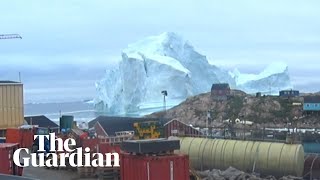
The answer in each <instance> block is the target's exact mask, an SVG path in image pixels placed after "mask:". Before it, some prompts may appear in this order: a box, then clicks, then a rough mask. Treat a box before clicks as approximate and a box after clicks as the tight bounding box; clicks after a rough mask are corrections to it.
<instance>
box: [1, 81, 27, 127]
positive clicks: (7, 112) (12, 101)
mask: <svg viewBox="0 0 320 180" xmlns="http://www.w3.org/2000/svg"><path fill="white" fill-rule="evenodd" d="M23 123H24V106H23V84H22V83H20V82H14V81H0V130H2V131H4V130H5V129H7V128H16V127H19V126H21V125H23Z"/></svg>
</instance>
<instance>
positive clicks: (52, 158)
mask: <svg viewBox="0 0 320 180" xmlns="http://www.w3.org/2000/svg"><path fill="white" fill-rule="evenodd" d="M36 139H37V140H38V141H39V149H38V152H37V153H30V150H29V149H27V148H20V149H17V150H16V151H15V152H14V154H13V161H14V163H15V164H16V165H17V166H20V167H28V166H30V163H31V166H33V167H45V166H46V167H66V164H68V165H70V166H72V167H119V166H120V165H119V164H120V163H119V154H118V153H105V154H102V153H90V148H88V147H87V148H85V149H84V152H83V149H82V148H76V149H74V148H72V147H73V146H75V145H76V141H75V140H74V139H72V138H68V139H66V140H65V141H63V140H62V139H61V138H56V137H55V134H54V133H50V135H35V136H34V140H36ZM46 139H47V140H49V143H50V151H49V152H48V153H46V148H45V141H46ZM56 143H57V144H56ZM22 151H25V153H22ZM23 154H27V155H26V156H23ZM21 159H22V162H21V161H20V160H21Z"/></svg>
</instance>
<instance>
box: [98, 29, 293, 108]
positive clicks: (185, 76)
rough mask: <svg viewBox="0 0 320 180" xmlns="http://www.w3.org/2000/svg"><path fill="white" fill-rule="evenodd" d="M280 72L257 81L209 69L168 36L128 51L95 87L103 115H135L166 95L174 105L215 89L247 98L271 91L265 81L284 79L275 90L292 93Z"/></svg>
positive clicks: (147, 40)
mask: <svg viewBox="0 0 320 180" xmlns="http://www.w3.org/2000/svg"><path fill="white" fill-rule="evenodd" d="M282 70H283V69H281V70H279V71H280V72H279V71H278V70H277V69H276V71H277V72H274V71H272V69H271V70H268V68H267V69H266V70H265V71H264V72H262V73H261V74H259V75H246V74H241V73H240V72H239V71H237V70H236V71H234V72H233V73H231V72H229V71H226V70H223V69H221V68H218V67H217V66H214V65H210V64H209V63H208V60H207V58H206V57H205V56H203V55H201V54H199V53H198V52H197V51H195V50H194V48H193V47H192V46H191V45H190V44H189V43H188V42H187V41H185V40H184V39H183V38H181V37H180V36H178V35H177V34H175V33H171V32H169V33H168V32H167V33H162V34H160V35H159V36H151V37H147V38H145V39H143V40H141V41H138V42H136V43H133V44H130V45H128V48H126V49H124V50H123V52H122V59H121V61H120V63H119V66H118V68H116V69H113V70H107V71H106V73H105V75H104V77H103V78H102V79H101V80H100V81H99V82H97V83H96V89H97V93H98V96H97V98H96V99H95V104H96V108H97V110H99V111H104V112H108V113H113V114H125V113H132V112H137V111H140V110H141V109H142V108H145V107H148V108H150V107H152V105H155V106H160V104H162V102H163V96H162V94H161V91H162V90H167V91H168V97H167V102H168V103H169V104H170V105H176V104H177V103H179V102H181V101H183V100H185V99H186V98H187V97H189V96H192V95H196V94H199V93H203V92H208V91H210V88H211V85H212V84H213V83H229V84H230V86H231V87H232V88H240V89H242V90H245V91H246V90H249V92H257V91H262V90H264V89H266V88H267V86H266V85H265V83H264V81H268V82H269V81H272V82H273V80H274V79H277V78H275V77H274V76H276V77H278V76H281V77H282V76H285V78H280V79H279V80H285V82H278V79H277V84H275V83H273V84H272V85H273V86H277V87H278V88H282V87H285V88H288V87H289V86H288V83H289V84H290V80H289V76H288V74H287V72H283V71H282ZM286 70H287V68H286ZM270 72H273V73H270ZM283 74H284V75H283ZM260 81H263V82H260ZM267 84H268V83H267ZM283 84H285V86H283ZM255 85H257V88H255V87H254V86H255ZM170 102H171V103H170Z"/></svg>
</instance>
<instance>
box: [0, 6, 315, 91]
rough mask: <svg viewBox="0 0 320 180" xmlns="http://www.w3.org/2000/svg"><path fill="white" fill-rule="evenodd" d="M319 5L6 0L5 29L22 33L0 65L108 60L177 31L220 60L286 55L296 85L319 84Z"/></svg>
mask: <svg viewBox="0 0 320 180" xmlns="http://www.w3.org/2000/svg"><path fill="white" fill-rule="evenodd" d="M319 9H320V1H318V0H313V1H312V0H309V1H305V0H281V1H279V0H259V1H256V0H241V1H239V0H233V1H231V0H223V1H221V0H219V1H218V0H194V1H191V0H190V1H188V0H175V1H172V0H126V1H124V0H123V1H121V0H114V1H112V0H90V1H89V0H87V1H84V0H82V1H81V0H77V1H75V0H68V1H65V0H60V1H54V0H29V1H25V0H1V4H0V23H1V24H0V34H5V33H19V34H20V35H21V36H23V39H22V40H0V71H6V67H9V66H11V67H12V66H13V67H21V68H27V67H34V68H41V69H50V68H52V67H57V65H63V66H68V65H73V64H75V65H80V66H81V67H82V68H88V67H90V66H91V67H92V68H94V67H99V68H101V67H106V68H108V67H109V65H110V64H113V63H114V62H115V61H117V60H119V59H120V53H121V50H122V49H123V48H125V47H126V46H127V44H129V43H132V42H134V41H136V40H139V39H141V38H143V37H146V36H150V35H157V34H160V33H162V32H164V31H173V32H176V33H178V34H181V35H182V36H183V37H184V38H185V39H188V40H189V41H190V43H191V44H192V45H193V46H194V47H195V48H196V49H197V50H198V51H200V52H201V53H202V54H204V55H206V56H208V57H209V58H210V60H211V61H213V62H214V64H216V65H219V66H223V67H225V68H227V69H233V68H235V67H238V68H239V69H240V71H241V72H255V73H256V72H259V71H261V70H262V69H263V68H264V67H265V66H266V65H267V64H269V63H270V62H272V61H284V62H286V63H287V64H288V65H289V68H290V73H291V75H292V80H293V81H294V84H295V85H296V86H297V87H299V88H304V87H305V86H309V87H308V89H312V90H316V89H320V87H319V86H320V80H318V77H319V76H320V71H319V69H320V62H319V60H320V51H319V50H320V11H319ZM312 84H313V85H314V86H313V87H310V85H312Z"/></svg>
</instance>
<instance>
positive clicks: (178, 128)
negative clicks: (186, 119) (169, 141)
mask: <svg viewBox="0 0 320 180" xmlns="http://www.w3.org/2000/svg"><path fill="white" fill-rule="evenodd" d="M164 135H165V137H170V136H192V137H194V136H201V135H202V133H201V132H200V131H198V130H197V129H195V128H194V127H192V126H190V125H187V124H185V123H183V122H181V121H178V120H177V119H173V120H171V121H169V122H167V123H166V124H165V125H164Z"/></svg>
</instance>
